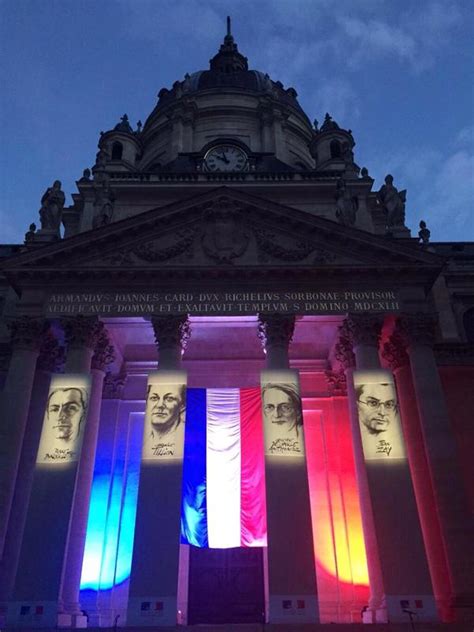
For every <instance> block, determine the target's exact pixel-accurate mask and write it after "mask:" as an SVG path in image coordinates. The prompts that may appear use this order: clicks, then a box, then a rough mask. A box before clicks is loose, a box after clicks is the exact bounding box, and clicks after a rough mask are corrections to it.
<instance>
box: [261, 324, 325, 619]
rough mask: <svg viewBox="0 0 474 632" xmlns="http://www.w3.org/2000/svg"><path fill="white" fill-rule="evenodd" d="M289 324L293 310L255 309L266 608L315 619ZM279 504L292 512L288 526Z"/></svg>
mask: <svg viewBox="0 0 474 632" xmlns="http://www.w3.org/2000/svg"><path fill="white" fill-rule="evenodd" d="M294 327H295V317H294V316H285V315H279V314H260V315H259V330H258V335H259V338H260V340H261V342H262V344H263V347H264V350H265V353H266V370H264V371H262V374H261V384H262V404H263V418H264V446H265V488H266V503H267V532H268V535H267V539H268V546H267V548H266V549H265V555H266V559H265V560H264V561H265V565H266V568H265V571H266V572H265V584H266V585H265V602H266V603H265V610H266V619H267V620H268V622H269V623H280V624H290V623H292V622H296V621H298V622H301V623H315V622H317V621H318V620H319V613H318V601H317V585H316V568H315V561H314V548H313V529H312V521H311V507H310V496H309V485H308V472H307V466H306V457H305V442H304V426H303V423H302V422H303V419H302V408H301V401H300V394H299V377H298V373H297V371H291V370H290V368H289V352H288V351H289V345H290V342H291V339H292V337H293V333H294ZM267 407H268V409H269V411H270V412H268V413H267V412H266V409H267ZM288 411H289V412H288ZM285 417H286V420H285ZM298 420H299V421H298ZM296 490H297V493H296ZM282 507H284V512H285V516H291V527H288V520H287V519H286V518H285V517H283V516H282ZM295 612H298V616H297V618H296V616H295V614H294V613H295Z"/></svg>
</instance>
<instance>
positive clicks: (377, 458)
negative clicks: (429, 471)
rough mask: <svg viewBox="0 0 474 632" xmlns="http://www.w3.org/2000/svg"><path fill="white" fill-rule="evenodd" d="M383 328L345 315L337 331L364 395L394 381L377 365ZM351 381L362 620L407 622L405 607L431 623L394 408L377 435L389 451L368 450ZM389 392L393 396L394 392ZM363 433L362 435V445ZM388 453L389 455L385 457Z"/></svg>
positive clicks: (371, 318) (373, 320) (368, 318)
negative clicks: (365, 574) (366, 585)
mask: <svg viewBox="0 0 474 632" xmlns="http://www.w3.org/2000/svg"><path fill="white" fill-rule="evenodd" d="M382 324H383V320H382V317H380V316H378V315H368V314H361V315H351V316H349V317H348V318H347V319H346V321H345V322H344V325H343V326H342V328H341V333H342V335H343V336H345V337H346V339H347V343H350V344H352V348H353V353H354V359H355V365H356V369H357V379H358V384H359V385H361V386H362V388H363V392H365V389H369V388H370V386H371V385H380V384H385V383H389V382H393V379H392V376H391V375H388V374H387V372H386V371H385V372H384V371H383V370H382V369H381V367H380V361H379V355H378V346H379V339H380V334H381V329H382ZM364 373H365V375H364ZM351 378H352V379H351V380H350V383H349V380H348V398H349V402H350V405H351V424H352V437H353V442H354V457H355V462H356V473H357V479H358V484H359V494H360V501H361V509H362V521H363V528H364V540H365V546H366V553H367V563H368V569H369V578H370V588H371V599H370V603H369V610H368V612H367V613H366V616H365V620H366V621H367V620H368V621H372V622H375V621H383V620H385V621H387V620H388V621H390V622H395V621H400V622H402V621H406V620H407V609H408V610H413V609H415V608H419V609H418V610H417V615H418V618H419V620H428V621H432V620H436V609H435V603H434V598H433V589H432V585H431V581H430V575H429V568H428V563H427V559H426V554H425V550H424V545H423V537H422V532H421V526H420V522H419V518H418V510H417V507H416V500H415V495H414V491H413V484H412V480H411V476H410V469H409V465H408V462H407V459H406V457H405V454H406V452H405V447H404V440H403V437H402V434H401V431H400V428H399V419H398V414H397V412H396V411H397V408H395V412H394V413H393V415H392V416H391V417H390V421H389V422H388V424H389V426H386V427H385V431H384V430H381V431H379V432H380V433H381V434H380V435H378V436H380V439H378V440H379V442H381V443H382V444H384V439H385V438H386V437H390V440H389V442H388V445H389V446H390V451H389V452H388V453H385V452H384V451H383V449H382V450H381V451H380V452H378V451H377V452H374V451H373V444H372V446H371V447H369V445H370V442H371V441H372V440H373V438H374V437H373V433H369V432H367V429H366V427H365V426H363V425H361V424H360V421H359V415H358V407H359V405H358V402H357V401H356V395H355V389H354V379H353V376H351ZM369 392H370V390H369ZM376 392H377V391H376ZM385 392H387V391H385ZM388 392H391V393H393V396H394V397H395V396H396V394H395V392H394V391H393V390H391V391H388ZM360 401H361V404H360V406H362V404H366V402H364V401H363V400H362V399H361V400H360ZM382 406H383V408H382V409H381V407H382ZM385 406H386V404H384V402H379V406H378V408H377V409H376V411H375V412H374V413H372V414H373V415H374V418H375V415H382V412H381V410H383V411H384V413H383V414H385V411H386V410H387V409H386V408H385ZM363 410H364V411H365V406H364V409H363ZM385 432H386V433H387V435H385ZM362 433H365V434H364V441H363V439H362ZM375 439H377V436H375ZM369 440H370V441H369ZM365 441H367V445H366V443H365ZM365 450H367V451H366V452H364V451H365ZM392 450H394V454H392V457H391V458H389V457H390V453H391V452H392ZM387 455H388V456H387ZM387 499H390V501H389V502H388V501H387ZM400 515H403V521H400ZM407 534H409V537H407Z"/></svg>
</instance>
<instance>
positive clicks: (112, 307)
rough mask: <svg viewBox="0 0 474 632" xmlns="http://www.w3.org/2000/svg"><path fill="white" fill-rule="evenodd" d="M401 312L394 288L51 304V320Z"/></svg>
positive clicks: (63, 298)
mask: <svg viewBox="0 0 474 632" xmlns="http://www.w3.org/2000/svg"><path fill="white" fill-rule="evenodd" d="M399 309H400V307H399V299H398V296H397V294H396V292H394V291H392V290H347V291H344V290H337V291H315V292H310V291H302V292H296V291H291V292H284V291H283V292H279V291H278V292H258V291H252V292H250V291H242V292H237V291H235V292H125V293H120V292H110V293H106V292H97V293H78V294H74V293H69V294H66V293H64V294H51V295H50V297H49V300H48V302H47V303H46V314H47V315H48V316H53V315H57V316H65V315H75V314H84V315H100V316H147V315H150V314H162V315H165V314H191V315H194V316H198V315H199V316H205V315H214V316H225V315H229V316H239V315H244V314H249V315H250V314H258V313H276V314H346V313H347V312H397V311H398V310H399Z"/></svg>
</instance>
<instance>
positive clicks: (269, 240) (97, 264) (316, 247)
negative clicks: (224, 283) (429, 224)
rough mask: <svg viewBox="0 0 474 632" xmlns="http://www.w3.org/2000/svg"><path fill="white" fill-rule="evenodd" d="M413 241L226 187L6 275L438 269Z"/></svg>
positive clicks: (40, 254) (67, 244) (56, 246)
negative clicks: (375, 232)
mask: <svg viewBox="0 0 474 632" xmlns="http://www.w3.org/2000/svg"><path fill="white" fill-rule="evenodd" d="M441 263H442V260H441V258H440V257H438V256H436V255H434V254H433V253H430V252H426V250H422V249H420V248H418V247H417V246H416V244H414V243H413V242H408V243H402V242H401V240H396V239H389V238H386V237H382V236H377V235H373V234H370V233H367V232H364V231H361V230H358V229H354V228H351V227H347V226H342V225H340V224H338V223H336V222H332V221H330V220H327V219H324V218H321V217H317V216H314V215H312V214H310V213H307V212H304V211H300V210H297V209H294V208H290V207H287V206H283V205H280V204H276V203H274V202H271V201H269V200H265V199H261V198H258V197H254V196H251V195H248V194H246V193H242V192H239V191H235V190H232V189H228V188H227V187H222V188H219V189H215V190H213V191H211V192H208V193H205V194H203V195H199V196H194V197H193V198H190V199H187V200H184V201H179V202H176V203H173V204H170V205H167V206H164V207H160V208H157V209H154V210H151V211H147V212H145V213H142V214H140V215H138V216H134V217H130V218H127V219H124V220H122V221H119V222H115V223H112V224H109V225H107V226H103V227H101V228H97V229H94V230H91V231H87V232H84V233H81V234H79V235H76V236H74V237H71V238H68V239H64V240H61V241H59V242H55V243H53V244H50V245H47V246H42V247H37V248H33V249H31V250H29V251H27V252H24V253H22V254H20V255H17V256H15V257H12V258H10V259H9V260H8V261H7V262H6V263H5V264H4V266H3V267H4V271H5V273H6V274H7V275H13V276H15V275H16V274H15V273H21V272H22V271H23V272H25V271H27V270H28V271H29V273H30V274H33V275H35V274H38V273H40V272H41V271H43V272H46V271H54V270H55V271H58V270H60V271H61V273H62V274H65V273H69V274H73V273H77V274H79V273H80V274H81V275H82V276H84V275H87V274H88V273H90V274H105V273H110V274H113V275H114V276H115V275H116V274H117V273H119V274H126V275H129V274H133V273H135V274H136V273H138V272H139V271H143V272H144V273H148V274H150V273H161V274H163V273H166V272H167V273H168V274H170V273H171V272H172V271H175V272H176V273H179V272H181V273H186V271H190V272H193V273H196V271H201V272H202V273H206V272H207V273H209V271H211V270H212V271H213V273H214V274H215V273H219V272H220V271H222V272H224V271H226V270H230V269H232V270H241V271H247V272H250V271H255V272H256V273H259V274H261V273H262V271H272V270H273V271H275V270H276V269H279V270H284V269H286V270H288V271H295V272H296V271H303V270H312V271H314V270H318V269H319V270H321V269H325V268H326V269H329V268H331V269H334V270H336V269H337V270H339V271H341V270H344V269H345V270H354V269H366V270H369V269H377V270H379V271H380V270H381V269H386V270H393V268H394V267H397V268H398V269H402V268H410V269H417V270H420V269H425V270H428V269H431V270H432V271H433V270H434V269H435V268H436V269H439V267H440V265H441Z"/></svg>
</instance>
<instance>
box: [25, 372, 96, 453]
mask: <svg viewBox="0 0 474 632" xmlns="http://www.w3.org/2000/svg"><path fill="white" fill-rule="evenodd" d="M90 390H91V381H90V377H89V376H88V375H82V374H67V375H53V377H52V379H51V385H50V388H49V394H48V399H47V402H46V410H45V413H44V421H43V429H42V431H41V438H40V443H39V448H38V454H37V457H36V463H37V465H40V464H46V463H47V464H50V465H51V464H61V463H75V462H77V461H78V460H79V457H80V454H81V448H82V441H83V437H84V428H85V425H86V419H87V411H88V406H89V397H90Z"/></svg>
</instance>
